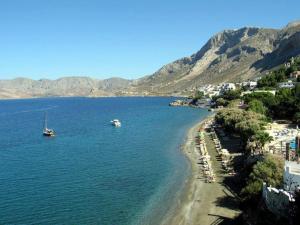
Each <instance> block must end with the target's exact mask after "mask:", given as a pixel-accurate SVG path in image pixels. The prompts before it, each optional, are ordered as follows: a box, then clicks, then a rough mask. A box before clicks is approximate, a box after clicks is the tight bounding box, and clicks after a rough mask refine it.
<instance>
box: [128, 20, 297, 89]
mask: <svg viewBox="0 0 300 225" xmlns="http://www.w3.org/2000/svg"><path fill="white" fill-rule="evenodd" d="M299 54H300V22H294V23H290V24H288V25H287V26H286V27H285V28H283V29H265V28H255V27H244V28H241V29H238V30H225V31H223V32H220V33H218V34H216V35H214V36H213V37H212V38H211V39H210V40H209V41H208V42H207V43H206V44H205V45H204V46H203V47H202V48H201V49H200V51H198V52H197V53H195V54H193V55H191V56H189V57H185V58H182V59H179V60H176V61H175V62H172V63H170V64H167V65H165V66H163V67H162V68H161V69H159V70H158V71H157V72H155V73H154V74H153V75H151V76H148V77H145V78H142V79H140V80H139V81H138V82H137V84H136V85H132V89H133V90H135V91H136V92H150V93H155V94H158V95H160V94H184V93H185V92H186V91H187V90H190V89H191V87H197V86H200V85H202V84H207V83H220V82H228V81H243V80H247V79H249V78H253V77H255V76H258V75H260V74H262V73H264V72H266V70H270V69H272V68H274V67H276V66H278V65H280V64H282V63H284V62H285V61H286V60H287V59H289V58H291V57H292V56H296V55H299Z"/></svg>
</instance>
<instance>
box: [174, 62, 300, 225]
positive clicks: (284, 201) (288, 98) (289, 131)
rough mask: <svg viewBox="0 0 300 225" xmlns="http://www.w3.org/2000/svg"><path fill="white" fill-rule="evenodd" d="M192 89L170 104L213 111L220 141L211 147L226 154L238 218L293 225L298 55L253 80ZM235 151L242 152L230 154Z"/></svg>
mask: <svg viewBox="0 0 300 225" xmlns="http://www.w3.org/2000/svg"><path fill="white" fill-rule="evenodd" d="M194 91H195V94H194V96H191V97H190V98H187V99H183V100H182V99H179V100H175V101H174V102H172V103H170V105H171V106H193V107H207V106H209V108H210V109H209V110H212V111H215V122H214V126H213V129H215V133H216V134H217V137H216V138H217V139H216V140H218V139H220V140H221V141H217V142H218V143H216V144H218V145H220V146H217V145H216V148H219V151H221V152H222V151H223V152H229V155H232V157H229V158H231V159H230V160H229V161H228V160H226V162H225V165H227V166H226V168H227V167H228V166H229V165H230V167H232V169H230V171H231V175H232V174H234V175H233V176H229V177H230V178H229V180H230V182H231V185H233V186H234V187H235V192H236V194H237V195H238V196H239V199H240V207H241V208H242V209H243V213H242V215H241V216H240V217H243V220H247V221H248V224H297V223H295V221H297V220H298V219H299V216H300V129H299V128H300V57H296V58H294V57H292V58H291V59H290V60H288V61H287V62H286V63H284V64H283V65H282V66H281V67H279V68H277V69H276V70H273V71H269V72H268V73H267V74H265V75H264V76H260V77H258V78H257V79H253V80H248V81H246V82H242V83H223V84H220V85H204V86H201V87H199V88H197V89H196V90H194ZM236 137H238V138H236ZM224 139H225V140H226V139H227V140H228V139H230V140H231V141H230V142H231V143H234V140H238V142H239V144H238V145H237V146H235V147H234V144H230V145H227V146H226V145H225V146H222V144H221V143H222V140H223V142H224ZM225 142H226V141H225ZM226 147H227V148H228V149H227V148H226ZM236 151H238V152H240V153H241V154H242V156H241V157H238V158H237V157H235V154H236ZM233 189H234V188H233ZM257 206H259V207H257ZM253 214H255V215H256V216H253ZM251 215H252V216H251ZM250 218H251V219H250ZM258 218H259V219H258Z"/></svg>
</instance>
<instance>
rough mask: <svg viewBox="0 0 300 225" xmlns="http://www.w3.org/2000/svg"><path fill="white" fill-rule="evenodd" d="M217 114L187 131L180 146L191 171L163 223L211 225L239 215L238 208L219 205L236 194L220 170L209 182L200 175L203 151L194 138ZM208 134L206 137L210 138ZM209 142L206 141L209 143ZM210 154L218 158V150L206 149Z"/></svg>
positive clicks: (170, 224) (167, 224)
mask: <svg viewBox="0 0 300 225" xmlns="http://www.w3.org/2000/svg"><path fill="white" fill-rule="evenodd" d="M213 117H214V114H212V115H209V116H207V117H206V118H204V119H203V120H201V121H199V122H197V123H196V124H194V125H193V126H192V127H191V128H190V129H189V130H188V132H187V134H186V137H185V141H184V143H183V146H182V148H181V151H182V154H184V155H185V157H187V160H188V163H189V166H190V174H189V175H188V177H187V179H186V181H185V182H184V184H183V185H184V187H183V189H182V192H181V193H180V194H179V196H178V199H176V202H177V203H176V205H175V206H174V207H171V209H170V210H168V212H169V213H168V214H167V215H166V216H165V218H164V219H163V221H162V222H161V225H193V224H195V225H196V224H197V225H198V224H200V225H206V224H207V225H210V224H212V223H214V222H217V221H220V220H221V221H222V220H225V219H233V218H234V217H235V216H236V215H238V214H239V211H238V210H233V209H230V208H228V207H224V206H221V205H219V204H218V200H219V199H220V198H222V197H228V196H230V197H233V195H232V194H231V193H230V191H229V190H227V188H226V187H225V186H224V185H223V184H222V177H223V175H224V174H222V173H219V174H218V173H217V182H215V183H206V182H205V181H204V180H203V179H202V178H200V175H199V170H200V168H199V164H198V160H199V157H200V153H199V151H198V150H197V148H196V143H195V137H196V136H197V134H198V131H199V129H200V128H202V127H204V125H205V123H207V122H208V121H209V120H211V119H213ZM208 138H209V137H208V136H207V134H206V137H205V139H206V140H208ZM206 145H207V144H206ZM207 149H208V153H209V155H211V156H212V158H213V157H214V158H215V155H216V152H215V153H214V152H213V151H214V150H215V149H211V148H207ZM217 163H220V162H216V160H214V162H213V163H212V164H213V165H212V167H213V169H214V170H217V168H216V167H218V165H217Z"/></svg>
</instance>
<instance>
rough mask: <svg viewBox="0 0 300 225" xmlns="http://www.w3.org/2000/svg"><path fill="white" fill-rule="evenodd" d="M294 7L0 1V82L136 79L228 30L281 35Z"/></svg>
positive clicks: (126, 0) (223, 2)
mask: <svg viewBox="0 0 300 225" xmlns="http://www.w3.org/2000/svg"><path fill="white" fill-rule="evenodd" d="M299 8H300V1H299V0H290V1H289V0H276V1H274V0H273V1H271V0H251V1H250V0H209V1H201V0H182V1H176V0H151V1H150V0H149V1H148V0H122V1H121V0H119V1H118V0H107V1H102V0H97V1H96V0H0V32H1V33H0V78H1V79H10V78H14V77H20V76H22V77H29V78H33V79H40V78H49V79H56V78H58V77H62V76H91V77H95V78H100V79H103V78H108V77H111V76H120V77H124V78H138V77H141V76H144V75H149V74H151V73H153V72H155V71H156V70H157V69H159V68H160V67H161V66H163V65H164V64H166V63H169V62H171V61H173V60H176V59H178V58H181V57H183V56H188V55H191V54H192V53H195V52H196V51H197V50H199V49H200V48H201V47H202V46H203V44H205V42H206V41H207V40H208V39H209V38H210V37H211V36H212V35H213V34H215V33H217V32H219V31H221V30H224V29H229V28H239V27H243V26H258V27H272V28H281V27H283V26H285V25H286V24H287V23H288V22H290V21H294V20H298V19H300V14H299Z"/></svg>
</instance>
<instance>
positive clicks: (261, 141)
mask: <svg viewBox="0 0 300 225" xmlns="http://www.w3.org/2000/svg"><path fill="white" fill-rule="evenodd" d="M252 140H253V141H254V142H255V144H256V148H257V150H259V151H260V152H263V149H264V147H265V145H266V144H267V143H270V142H271V141H273V137H272V136H270V135H269V134H268V133H266V132H264V131H258V132H257V133H256V134H255V135H254V136H253V137H252Z"/></svg>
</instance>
